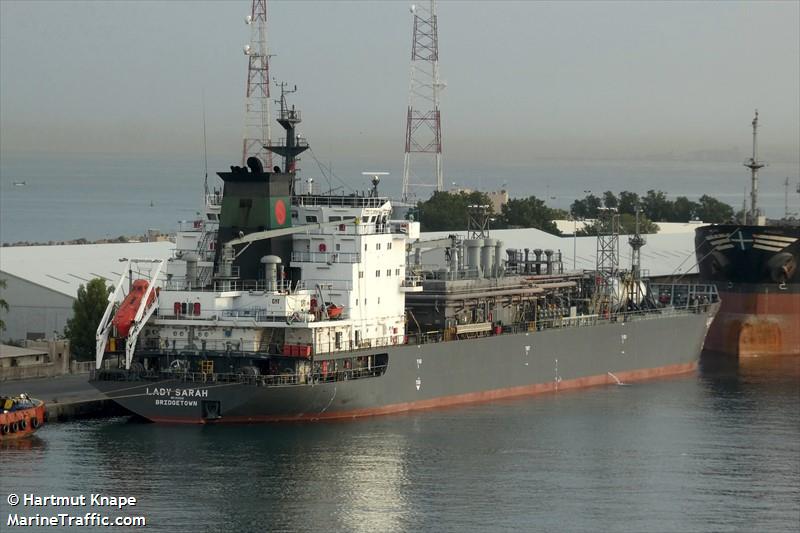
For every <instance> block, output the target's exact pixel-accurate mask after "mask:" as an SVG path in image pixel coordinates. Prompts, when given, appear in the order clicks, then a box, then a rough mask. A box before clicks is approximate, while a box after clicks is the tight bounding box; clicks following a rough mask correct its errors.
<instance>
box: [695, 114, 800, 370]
mask: <svg viewBox="0 0 800 533" xmlns="http://www.w3.org/2000/svg"><path fill="white" fill-rule="evenodd" d="M757 128H758V112H756V116H755V118H754V119H753V156H752V157H751V158H749V159H748V160H747V161H745V163H744V165H745V166H746V167H747V168H749V169H750V172H751V193H750V201H751V204H750V209H749V211H748V212H747V213H746V214H745V218H746V220H745V221H744V223H742V224H723V225H711V226H703V227H700V228H698V229H697V230H696V231H695V246H696V250H697V261H698V267H699V270H700V278H701V279H702V280H703V281H710V282H713V283H715V284H716V285H717V290H718V292H719V293H720V297H721V299H722V307H721V308H720V311H719V313H718V314H717V316H716V318H715V319H714V322H713V324H712V326H711V329H710V330H709V333H708V336H707V337H706V341H705V348H706V350H710V351H714V352H719V353H724V354H729V355H734V356H738V357H757V356H762V355H779V354H792V355H800V328H798V327H797V324H798V323H800V274H798V267H799V266H800V244H799V243H800V226H798V225H797V224H796V223H795V224H792V223H791V221H789V220H787V221H784V222H785V223H781V224H770V225H767V224H766V219H765V217H763V216H762V215H761V212H760V210H759V208H758V171H759V170H760V169H761V168H763V167H764V166H765V163H764V162H763V161H760V160H759V159H758V151H757V142H756V135H757Z"/></svg>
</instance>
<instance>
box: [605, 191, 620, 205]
mask: <svg viewBox="0 0 800 533" xmlns="http://www.w3.org/2000/svg"><path fill="white" fill-rule="evenodd" d="M603 205H604V206H606V207H608V208H615V207H619V200H617V197H616V196H614V193H613V192H611V191H606V192H604V193H603Z"/></svg>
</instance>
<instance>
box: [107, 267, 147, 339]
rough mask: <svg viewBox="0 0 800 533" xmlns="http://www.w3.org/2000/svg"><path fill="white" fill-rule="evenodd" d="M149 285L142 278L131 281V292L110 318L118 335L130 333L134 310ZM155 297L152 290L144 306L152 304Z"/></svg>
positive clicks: (136, 309)
mask: <svg viewBox="0 0 800 533" xmlns="http://www.w3.org/2000/svg"><path fill="white" fill-rule="evenodd" d="M149 286H150V283H149V282H148V281H147V280H144V279H137V280H136V281H134V282H133V286H132V287H131V292H129V293H128V296H126V297H125V300H123V302H122V305H120V306H119V309H118V310H117V313H116V314H115V315H114V318H113V319H112V320H111V323H112V324H113V325H114V327H115V328H117V335H118V336H120V337H127V336H128V333H130V330H131V326H132V325H133V319H134V318H136V312H137V311H138V310H139V305H140V304H141V302H142V299H143V298H144V295H145V293H146V292H147V288H148V287H149ZM155 299H156V293H155V291H153V292H151V293H150V297H149V298H148V299H147V305H146V306H145V308H147V307H150V306H151V305H153V302H154V301H155Z"/></svg>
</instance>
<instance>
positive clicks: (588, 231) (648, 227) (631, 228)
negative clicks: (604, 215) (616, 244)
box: [577, 213, 659, 237]
mask: <svg viewBox="0 0 800 533" xmlns="http://www.w3.org/2000/svg"><path fill="white" fill-rule="evenodd" d="M598 229H605V230H606V231H607V230H608V228H603V226H601V225H600V221H595V222H593V223H592V224H589V225H588V226H586V227H584V228H583V229H582V230H578V232H577V235H578V237H590V236H594V235H597V230H598ZM658 230H659V227H658V224H656V223H655V222H653V221H652V220H650V219H648V218H647V217H645V216H644V215H639V233H642V234H645V233H658ZM619 232H620V233H621V234H624V235H632V234H634V233H636V215H631V214H628V213H622V214H620V215H619Z"/></svg>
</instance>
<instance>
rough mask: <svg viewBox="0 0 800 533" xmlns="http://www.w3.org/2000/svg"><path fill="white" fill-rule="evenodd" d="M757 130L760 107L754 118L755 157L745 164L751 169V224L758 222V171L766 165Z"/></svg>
mask: <svg viewBox="0 0 800 533" xmlns="http://www.w3.org/2000/svg"><path fill="white" fill-rule="evenodd" d="M757 130H758V109H756V116H755V118H753V157H751V158H750V159H748V160H746V161H745V162H744V166H746V167H747V168H749V169H750V214H749V216H748V218H749V220H748V222H749V223H750V224H758V214H759V211H758V171H759V169H761V168H764V167H765V166H766V163H764V162H763V161H759V159H758V143H757V139H756V137H757Z"/></svg>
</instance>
